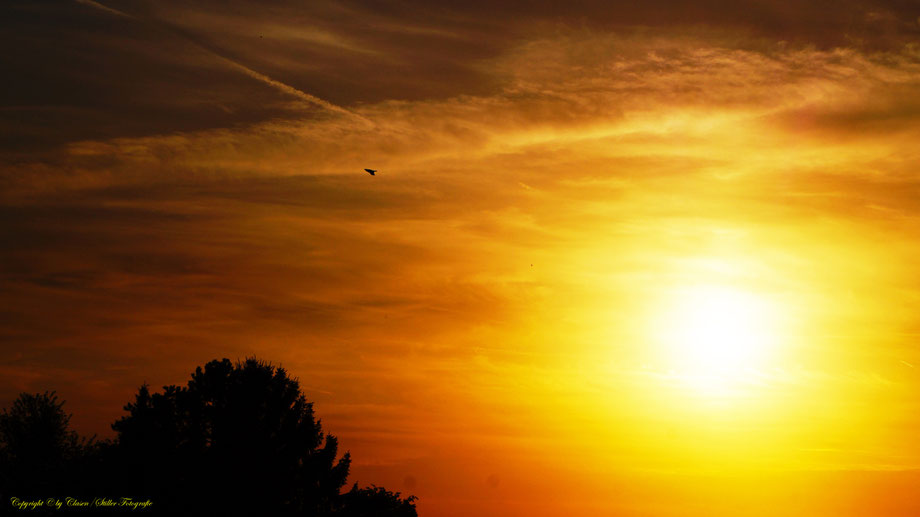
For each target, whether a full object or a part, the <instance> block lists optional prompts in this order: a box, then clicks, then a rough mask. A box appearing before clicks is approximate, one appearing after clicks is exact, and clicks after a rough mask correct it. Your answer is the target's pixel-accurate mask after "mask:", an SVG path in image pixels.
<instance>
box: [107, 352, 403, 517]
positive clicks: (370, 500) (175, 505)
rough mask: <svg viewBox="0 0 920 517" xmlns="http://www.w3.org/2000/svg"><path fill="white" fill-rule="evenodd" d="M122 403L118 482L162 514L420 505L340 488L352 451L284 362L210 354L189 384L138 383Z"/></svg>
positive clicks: (329, 511)
mask: <svg viewBox="0 0 920 517" xmlns="http://www.w3.org/2000/svg"><path fill="white" fill-rule="evenodd" d="M125 410H126V411H128V415H127V416H125V417H123V418H121V419H120V420H118V421H117V422H116V423H115V424H113V426H112V427H113V429H114V430H115V431H116V432H117V433H118V439H117V445H116V447H115V449H114V451H115V453H114V458H115V460H114V463H117V471H118V472H120V473H122V474H121V475H119V476H118V477H117V478H116V479H113V480H112V482H113V484H114V485H115V486H117V488H118V489H120V490H122V491H123V493H125V494H130V495H131V496H132V497H135V498H150V499H152V500H154V501H156V503H155V505H156V507H157V508H158V509H159V510H160V512H162V513H163V514H169V515H172V514H193V513H194V514H199V515H300V516H326V515H329V516H332V515H341V516H352V515H354V516H363V515H375V516H380V517H388V516H392V517H415V515H416V511H415V505H414V501H415V498H414V497H409V498H407V499H401V498H400V497H399V494H398V493H395V494H394V493H391V492H387V491H386V490H383V489H378V488H377V487H374V488H373V489H358V488H357V486H355V487H354V488H353V489H352V490H351V491H350V492H347V493H344V494H342V493H341V488H342V487H343V486H344V485H345V482H346V478H347V477H348V470H349V466H350V463H351V458H350V456H349V454H348V453H345V454H344V455H343V456H342V457H341V458H339V457H338V441H337V440H336V438H335V437H334V436H332V435H327V434H324V433H323V431H322V426H321V424H320V422H319V421H318V420H316V419H315V417H314V414H313V405H312V403H310V402H307V401H306V399H305V397H304V395H303V394H302V392H301V391H300V387H299V384H298V382H297V381H296V380H294V379H291V378H290V377H288V375H287V373H286V372H285V370H284V369H283V368H280V367H279V368H276V367H274V366H272V365H270V364H266V363H263V362H261V361H258V360H256V359H254V358H251V359H247V360H246V361H245V362H243V363H237V364H236V365H234V364H232V363H231V362H230V361H229V360H228V359H223V360H221V361H216V360H215V361H211V362H209V363H208V364H207V365H205V366H204V368H203V369H202V368H201V367H199V368H197V369H196V370H195V373H194V374H192V379H191V380H190V381H189V383H188V386H186V387H178V386H165V387H164V388H163V392H162V393H153V394H151V393H150V390H149V389H148V387H147V386H146V385H144V386H142V387H141V388H140V390H139V391H138V393H137V396H136V398H135V401H134V402H132V403H130V404H128V405H127V406H125ZM107 463H110V464H112V463H113V462H112V461H108V462H107ZM375 505H376V509H375Z"/></svg>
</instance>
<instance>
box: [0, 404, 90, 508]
mask: <svg viewBox="0 0 920 517" xmlns="http://www.w3.org/2000/svg"><path fill="white" fill-rule="evenodd" d="M63 406H64V401H60V402H59V401H58V399H57V395H56V394H55V393H54V392H53V391H52V392H45V393H36V394H34V395H33V394H29V393H20V394H19V397H18V398H16V400H15V401H13V405H12V406H11V407H10V408H9V409H4V410H3V412H2V413H0V487H3V492H4V493H3V495H4V496H7V495H8V494H13V493H15V494H20V496H21V497H27V496H30V495H43V494H49V493H54V492H57V491H59V490H61V489H62V488H63V487H65V486H66V487H68V488H69V489H70V490H73V491H74V493H77V492H79V491H80V489H81V488H82V487H81V486H80V485H81V483H80V481H81V476H80V470H81V467H84V466H87V465H89V464H90V463H91V462H92V458H93V456H94V454H95V451H96V450H97V444H95V443H94V441H93V439H89V440H86V439H81V438H79V436H78V435H77V433H76V432H74V431H72V430H71V429H70V428H69V423H70V415H68V414H67V413H65V412H64V409H63Z"/></svg>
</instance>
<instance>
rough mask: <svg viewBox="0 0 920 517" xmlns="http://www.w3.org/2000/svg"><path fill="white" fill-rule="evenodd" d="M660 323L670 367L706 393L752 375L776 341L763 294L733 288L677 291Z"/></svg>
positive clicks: (727, 387) (722, 390) (730, 386)
mask: <svg viewBox="0 0 920 517" xmlns="http://www.w3.org/2000/svg"><path fill="white" fill-rule="evenodd" d="M669 305H670V306H669V307H667V308H666V309H665V311H664V314H663V316H664V317H663V318H662V319H660V320H659V322H658V329H657V331H656V333H657V334H658V336H659V338H660V340H661V341H662V342H663V344H664V346H665V347H666V349H667V352H666V353H667V354H668V356H669V358H670V363H671V365H670V366H671V369H672V370H673V371H675V372H677V373H678V375H679V376H680V377H681V378H682V379H683V380H685V381H687V382H688V383H690V384H691V385H693V386H694V387H696V388H699V389H701V390H703V391H705V392H708V393H714V394H721V395H727V394H730V393H731V392H733V391H737V389H738V388H739V387H740V386H741V385H743V384H745V383H747V382H749V381H750V380H751V379H752V378H754V377H756V374H757V373H758V370H759V369H761V368H762V367H764V366H765V363H766V362H767V361H768V359H769V357H768V356H769V355H770V353H771V351H772V348H773V345H774V343H775V341H776V340H775V310H774V307H773V306H772V305H771V304H770V303H769V301H768V300H767V299H766V298H763V297H759V296H757V295H755V294H753V293H750V292H746V291H743V290H740V289H736V288H733V287H724V286H713V285H702V286H699V285H698V286H692V287H688V288H684V289H679V290H677V291H676V292H675V293H674V294H673V296H672V297H671V299H670V303H669Z"/></svg>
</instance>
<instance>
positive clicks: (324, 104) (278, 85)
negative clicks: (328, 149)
mask: <svg viewBox="0 0 920 517" xmlns="http://www.w3.org/2000/svg"><path fill="white" fill-rule="evenodd" d="M75 1H76V2H77V3H80V4H83V5H88V6H91V7H94V8H96V9H100V10H102V11H105V12H107V13H109V14H112V15H115V16H121V17H123V18H130V19H132V20H135V21H137V22H140V23H143V24H145V25H153V24H154V23H156V24H158V25H160V26H161V27H160V28H163V29H166V30H168V31H169V32H171V33H173V34H175V35H177V36H179V37H181V38H182V39H184V40H186V41H188V42H189V43H191V44H192V45H195V46H196V47H198V48H200V49H201V50H204V51H205V52H207V53H208V54H211V55H212V56H214V57H216V58H218V59H220V60H221V61H223V62H224V63H226V64H228V65H230V66H231V67H233V68H235V69H237V70H239V71H240V72H242V73H244V74H246V75H247V76H249V77H251V78H253V79H255V80H257V81H259V82H261V83H264V84H267V85H269V86H271V87H272V88H274V89H276V90H278V91H281V92H284V93H286V94H288V95H292V96H294V97H297V98H298V99H301V100H304V101H307V102H309V103H311V104H314V105H316V106H319V107H321V108H324V109H326V110H328V111H332V112H335V113H339V114H342V115H346V116H348V117H350V118H353V119H356V120H360V121H361V122H363V123H364V124H366V125H369V126H374V125H375V124H374V123H373V122H371V121H370V120H368V119H367V118H365V117H362V116H361V115H358V114H357V113H355V112H353V111H349V110H347V109H345V108H343V107H341V106H338V105H336V104H333V103H331V102H329V101H327V100H324V99H321V98H319V97H317V96H315V95H310V94H309V93H307V92H305V91H303V90H298V89H297V88H294V87H293V86H291V85H289V84H285V83H282V82H281V81H278V80H276V79H272V78H271V77H269V76H267V75H265V74H263V73H260V72H257V71H255V70H253V69H252V68H249V67H248V66H246V65H244V64H242V63H240V62H238V61H234V60H233V59H230V58H229V57H227V56H225V55H223V54H222V53H220V52H218V51H217V50H215V49H214V48H212V47H211V46H210V45H207V44H205V43H202V42H201V41H199V40H198V39H197V38H195V37H193V36H192V35H190V34H187V33H185V32H184V31H182V30H180V29H177V28H174V27H171V26H170V25H168V24H166V23H163V22H159V21H149V20H143V19H140V18H138V17H137V16H133V15H130V14H128V13H125V12H122V11H119V10H118V9H112V8H111V7H108V6H105V5H103V4H100V3H99V2H96V1H94V0H75Z"/></svg>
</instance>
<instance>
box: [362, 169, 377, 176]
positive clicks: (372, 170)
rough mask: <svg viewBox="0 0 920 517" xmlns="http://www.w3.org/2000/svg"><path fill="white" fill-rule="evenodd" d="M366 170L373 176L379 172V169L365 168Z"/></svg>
mask: <svg viewBox="0 0 920 517" xmlns="http://www.w3.org/2000/svg"><path fill="white" fill-rule="evenodd" d="M364 170H366V171H367V173H368V174H370V175H371V176H373V175H374V173H375V172H377V169H364Z"/></svg>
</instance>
